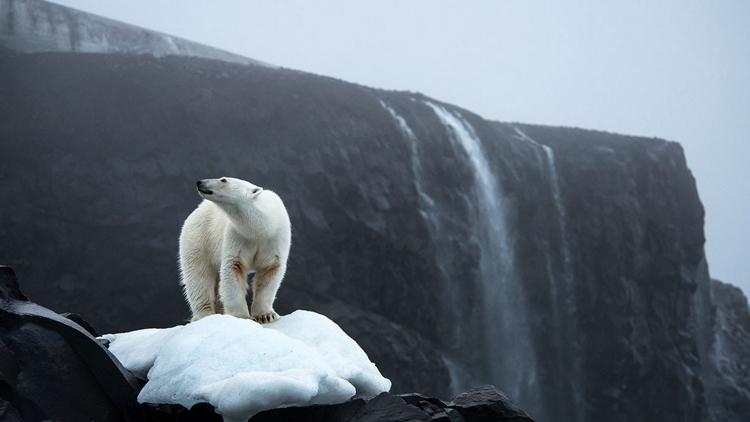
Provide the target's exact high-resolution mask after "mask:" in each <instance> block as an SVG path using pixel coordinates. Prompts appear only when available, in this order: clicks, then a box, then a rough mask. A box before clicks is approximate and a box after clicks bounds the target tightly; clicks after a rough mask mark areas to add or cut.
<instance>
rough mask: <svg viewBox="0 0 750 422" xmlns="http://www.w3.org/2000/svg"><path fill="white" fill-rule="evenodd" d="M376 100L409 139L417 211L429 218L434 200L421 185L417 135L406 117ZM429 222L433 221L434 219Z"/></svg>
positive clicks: (381, 101)
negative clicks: (417, 203) (417, 205)
mask: <svg viewBox="0 0 750 422" xmlns="http://www.w3.org/2000/svg"><path fill="white" fill-rule="evenodd" d="M378 101H380V105H381V106H382V107H383V109H385V110H386V111H387V112H388V114H390V115H391V117H393V120H395V121H396V123H397V124H398V127H399V129H400V130H401V133H403V134H404V136H406V139H407V140H408V141H409V152H410V154H411V171H412V174H413V175H414V187H415V188H416V190H417V195H419V198H418V199H419V205H420V210H419V212H420V213H421V214H422V216H423V217H427V218H428V219H429V216H430V208H432V207H433V206H434V205H435V201H433V200H432V198H430V195H428V194H427V192H426V190H425V189H424V186H423V185H422V163H421V161H420V159H419V145H418V144H419V140H418V139H417V135H415V134H414V131H413V130H412V129H411V127H409V124H408V123H407V122H406V119H404V118H403V117H401V116H400V115H399V114H398V113H396V110H394V109H393V108H392V107H391V106H389V105H388V104H387V103H386V102H384V101H383V100H378ZM433 220H434V219H433ZM431 222H433V223H434V221H431Z"/></svg>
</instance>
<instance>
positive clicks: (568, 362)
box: [514, 127, 583, 421]
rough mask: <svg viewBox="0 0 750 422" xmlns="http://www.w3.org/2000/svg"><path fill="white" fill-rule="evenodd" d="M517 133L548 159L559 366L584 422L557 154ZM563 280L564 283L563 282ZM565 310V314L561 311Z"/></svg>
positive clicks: (550, 272)
mask: <svg viewBox="0 0 750 422" xmlns="http://www.w3.org/2000/svg"><path fill="white" fill-rule="evenodd" d="M514 130H515V132H516V134H517V135H518V138H519V139H521V140H522V141H526V142H529V143H530V144H532V145H533V146H534V147H535V148H536V150H537V151H542V152H543V153H544V156H543V157H541V156H539V158H540V162H541V161H544V166H545V167H546V171H547V177H548V180H549V186H550V191H551V192H552V201H553V204H554V208H555V213H556V214H557V222H558V224H557V227H558V231H559V238H560V256H561V259H560V262H561V267H562V277H558V276H557V273H556V272H555V271H554V270H553V269H552V260H551V257H550V255H551V253H552V251H551V250H550V249H549V244H548V250H547V251H546V252H547V257H546V261H547V266H548V276H549V278H550V293H551V296H552V298H551V302H552V306H553V310H552V313H553V316H554V319H555V321H556V322H557V323H558V324H559V325H560V327H561V328H560V329H558V330H555V336H556V338H555V341H556V343H557V350H558V356H557V360H558V366H559V367H560V368H561V369H562V368H570V388H571V389H572V390H573V391H572V395H573V402H574V406H572V407H571V410H572V412H573V415H572V419H573V420H575V421H578V420H580V411H581V408H582V403H583V398H582V391H581V385H580V380H581V369H580V363H579V362H578V361H577V359H576V358H575V356H573V355H572V354H571V353H569V352H568V353H566V351H569V350H570V349H571V347H572V346H573V344H574V343H575V322H574V316H573V315H572V314H571V312H570V309H571V308H572V306H574V303H575V300H574V297H573V281H574V273H573V266H572V265H573V263H572V256H571V250H570V243H569V242H568V233H567V230H568V229H567V219H568V216H567V212H566V211H565V206H564V204H563V201H562V193H561V190H560V176H559V174H558V172H557V164H556V162H555V154H554V151H552V148H550V147H548V146H547V145H544V144H541V143H539V142H537V141H535V140H534V139H532V138H531V137H530V136H528V135H527V134H526V133H525V132H524V131H522V130H521V129H520V128H518V127H514ZM560 281H562V283H560ZM561 308H562V310H563V312H561ZM561 388H563V387H561Z"/></svg>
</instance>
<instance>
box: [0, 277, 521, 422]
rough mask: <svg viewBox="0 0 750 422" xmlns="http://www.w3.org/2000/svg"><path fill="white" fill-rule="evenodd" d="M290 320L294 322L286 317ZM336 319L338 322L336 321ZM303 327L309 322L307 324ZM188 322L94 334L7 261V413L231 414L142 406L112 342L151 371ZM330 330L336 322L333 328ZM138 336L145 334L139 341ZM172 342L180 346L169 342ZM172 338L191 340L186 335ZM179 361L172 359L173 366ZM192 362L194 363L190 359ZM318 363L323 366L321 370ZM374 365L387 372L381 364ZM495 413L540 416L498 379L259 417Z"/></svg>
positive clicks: (2, 334)
mask: <svg viewBox="0 0 750 422" xmlns="http://www.w3.org/2000/svg"><path fill="white" fill-rule="evenodd" d="M296 315H297V316H295V317H293V318H287V324H289V323H293V322H294V320H295V318H297V319H300V318H302V319H304V320H307V321H314V324H315V325H316V326H319V325H320V324H327V323H326V322H325V321H320V319H319V317H322V316H320V315H317V316H315V315H308V314H305V313H299V314H296ZM226 318H231V317H225V316H216V317H214V318H213V320H214V321H219V320H221V323H222V324H221V325H226V323H227V321H224V319H226ZM323 318H324V317H323ZM232 319H234V318H232ZM74 320H75V321H74ZM235 320H236V319H235ZM281 321H284V318H282V320H281ZM281 321H279V322H281ZM205 322H206V323H207V324H205V325H211V323H212V321H211V319H208V320H207V321H205ZM235 322H240V323H246V324H255V323H251V322H250V321H239V320H237V321H235ZM329 322H330V321H329ZM330 324H333V323H332V322H330ZM191 325H193V324H191ZM334 325H335V324H334ZM193 326H194V325H193ZM296 326H297V327H299V328H306V326H305V325H304V324H302V325H299V324H297V325H296ZM84 327H86V328H84ZM186 328H187V327H175V328H173V329H168V330H146V331H145V332H140V333H135V335H131V336H127V335H125V336H124V337H122V338H120V339H117V336H105V339H104V340H103V341H97V339H96V338H94V336H93V334H94V333H93V330H92V329H91V328H90V327H88V324H86V322H85V321H84V320H83V319H81V318H80V317H78V316H76V315H69V317H65V316H62V315H60V314H57V313H55V312H53V311H51V310H49V309H47V308H44V307H42V306H39V305H37V304H35V303H33V302H31V301H29V300H28V299H27V298H26V296H25V295H24V294H23V293H22V292H21V291H20V289H19V287H18V283H17V280H16V275H15V273H14V272H13V270H12V269H11V268H9V267H0V420H3V421H11V422H15V421H40V420H54V421H62V422H65V421H80V420H93V421H104V422H109V421H211V420H217V421H219V420H222V417H221V416H220V415H219V414H218V413H217V412H215V411H214V408H213V406H211V405H210V404H207V403H196V404H194V405H192V407H191V408H190V409H187V408H185V407H183V406H180V405H176V404H172V405H169V404H160V405H156V404H138V402H137V400H136V397H137V395H138V393H139V391H141V389H142V386H143V382H142V381H141V380H139V379H138V378H137V377H136V376H134V375H133V373H131V372H130V371H128V370H127V369H125V368H124V367H123V366H122V365H121V364H120V362H119V361H118V360H117V359H116V358H115V357H114V356H113V355H112V354H111V353H110V351H109V350H108V349H107V348H106V347H105V346H104V345H105V344H107V343H109V342H111V343H112V347H113V348H114V349H118V348H119V349H120V351H119V352H118V353H122V354H123V356H124V358H125V359H126V361H127V363H128V364H130V365H132V366H133V368H134V369H135V370H136V373H137V374H138V375H141V376H143V375H145V373H146V372H145V371H147V369H146V368H150V367H151V366H152V365H154V361H156V360H157V359H158V355H159V353H162V352H163V351H161V350H158V353H152V352H153V351H154V350H155V349H160V347H154V345H156V344H157V343H159V344H161V343H163V342H166V340H165V337H169V338H172V339H173V340H175V341H177V340H179V338H180V335H182V336H183V341H184V340H185V339H186V338H187V334H189V333H187V332H184V333H179V332H178V331H181V330H180V329H182V330H186ZM209 328H210V327H209ZM212 328H216V327H212ZM245 328H247V327H245ZM308 328H309V327H308ZM251 329H252V326H251ZM276 329H278V330H279V331H286V334H287V335H298V336H302V337H304V336H305V335H308V336H310V335H313V336H314V334H315V333H314V332H313V333H310V332H297V333H293V331H294V330H292V329H291V328H289V327H286V329H285V328H283V327H278V326H277V327H276ZM328 329H330V330H334V328H333V327H330V326H329V327H328ZM336 329H338V327H336ZM170 330H171V331H170ZM254 330H255V331H257V330H268V331H271V330H273V329H269V328H257V329H254ZM319 333H320V330H319V332H318V334H319ZM131 334H133V333H131ZM254 334H256V335H257V334H258V333H257V332H256V333H254ZM277 334H278V333H277ZM279 335H280V334H279ZM157 337H161V338H160V340H161V341H159V342H157V341H154V340H155V339H156V338H157ZM203 340H206V339H203ZM339 340H340V338H339ZM349 340H351V339H349ZM138 342H141V344H140V346H141V347H140V348H139V349H138V347H137V346H138ZM149 342H150V344H149ZM322 343H324V344H322V345H321V347H328V348H331V349H337V350H338V351H337V353H338V355H337V356H338V358H340V359H338V358H337V359H338V360H333V361H331V362H330V364H337V365H338V367H337V368H336V371H335V372H336V374H339V375H341V374H348V377H345V378H347V380H348V381H351V383H352V385H353V386H354V387H356V390H357V392H358V393H361V394H364V395H367V394H373V392H374V391H377V390H378V389H384V388H385V389H387V387H389V386H390V383H386V382H387V380H385V379H384V378H382V377H380V378H378V376H379V373H377V374H375V373H372V372H371V371H372V370H373V369H374V366H373V367H372V368H369V367H368V366H367V365H361V363H362V361H361V356H359V359H360V360H357V357H356V356H355V357H354V358H352V357H351V356H347V357H346V358H342V356H343V355H346V354H347V353H352V351H351V348H350V347H348V346H345V347H343V348H342V347H341V344H340V343H339V344H336V342H331V338H325V336H323V341H322ZM126 344H128V345H132V346H133V348H134V350H133V353H131V354H129V355H127V354H126V353H125V351H124V350H123V345H126ZM162 346H166V347H171V346H170V345H169V344H166V343H165V344H162ZM172 346H174V347H178V346H184V343H181V344H173V345H172ZM135 349H138V350H135ZM164 352H165V351H164ZM165 353H166V352H165ZM334 354H335V353H334ZM355 355H356V353H355ZM329 356H330V355H329ZM167 358H168V359H169V360H171V359H172V358H173V357H172V356H167V357H166V358H165V360H168V359H167ZM365 360H366V356H365ZM358 362H359V365H358ZM367 362H369V361H367ZM169 363H170V362H165V364H169ZM172 363H174V362H172ZM178 364H179V363H178ZM347 364H348V366H347ZM185 365H186V366H190V365H189V364H187V363H186V364H185ZM324 366H325V364H321V367H324ZM168 369H175V368H168ZM183 369H185V368H183ZM317 369H318V370H320V368H317ZM374 371H375V372H377V369H374ZM219 372H220V371H219ZM376 375H377V376H376ZM165 381H168V380H165ZM277 381H278V380H277ZM368 382H370V384H368ZM373 382H374V383H373ZM354 387H352V392H354ZM228 393H229V394H232V393H233V392H232V391H229V392H228ZM234 393H236V391H235V392H234ZM220 406H221V404H220ZM225 420H228V419H225ZM235 420H244V419H235ZM485 420H487V421H489V420H492V421H531V420H532V419H531V418H530V417H529V416H528V415H526V414H525V413H524V412H523V411H522V410H520V409H518V408H517V407H516V406H515V405H514V404H513V403H511V402H510V400H509V399H508V398H507V397H505V396H504V395H503V394H502V393H499V392H498V391H497V390H495V389H494V387H491V386H484V387H479V388H476V389H473V390H470V391H467V392H466V393H463V394H460V395H459V396H457V397H456V398H455V399H454V400H453V401H452V402H443V401H441V400H439V399H436V398H431V397H427V396H422V395H418V394H408V395H401V396H398V395H393V394H390V393H382V394H379V395H377V396H376V397H374V398H372V399H370V400H365V399H362V398H356V399H352V400H348V401H345V402H343V403H339V404H332V405H315V406H303V407H289V408H283V409H272V410H267V411H263V412H260V413H258V414H256V415H255V416H253V418H252V421H255V422H257V421H292V422H293V421H300V422H301V421H321V422H322V421H333V422H336V421H446V422H448V421H485Z"/></svg>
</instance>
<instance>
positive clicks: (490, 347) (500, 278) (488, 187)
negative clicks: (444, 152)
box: [425, 102, 539, 403]
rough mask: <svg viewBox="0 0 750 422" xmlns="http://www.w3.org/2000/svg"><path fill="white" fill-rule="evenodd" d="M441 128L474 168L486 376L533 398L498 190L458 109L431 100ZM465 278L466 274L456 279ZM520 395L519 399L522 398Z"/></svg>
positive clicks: (520, 302) (532, 368) (522, 309)
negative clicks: (447, 108) (448, 107)
mask: <svg viewBox="0 0 750 422" xmlns="http://www.w3.org/2000/svg"><path fill="white" fill-rule="evenodd" d="M425 104H426V105H427V106H428V107H430V108H431V109H432V111H433V112H434V113H435V115H436V116H437V117H438V119H439V120H440V122H441V123H442V124H443V126H444V127H445V128H446V130H447V133H448V138H449V139H450V140H451V142H454V143H455V144H456V145H457V146H458V147H460V148H461V149H462V150H463V152H464V153H465V154H466V156H467V158H468V159H469V163H470V164H471V168H472V171H473V173H474V179H475V180H474V191H475V194H476V201H475V204H474V206H475V209H476V211H477V220H475V221H476V223H475V224H474V235H475V236H476V238H477V239H478V240H479V243H480V246H481V250H480V276H481V280H480V282H481V287H482V289H481V292H482V298H481V300H482V301H483V303H482V307H483V321H482V324H481V325H483V326H482V327H479V329H481V330H482V333H481V334H482V335H481V338H482V339H483V343H484V344H482V345H479V346H480V347H482V348H483V351H484V356H485V359H484V360H485V368H483V370H484V371H485V374H488V378H489V379H488V380H489V381H490V382H492V383H494V384H496V385H498V386H499V387H500V388H502V389H503V390H505V391H506V392H507V393H508V394H509V395H510V396H511V397H513V398H514V399H517V400H519V401H521V402H524V401H525V402H526V403H529V402H536V401H537V400H538V399H539V397H538V385H537V379H536V378H537V375H536V360H535V355H534V351H533V347H532V346H531V335H530V332H529V326H528V322H527V314H526V306H525V300H524V297H523V293H522V289H521V286H520V280H519V277H518V275H517V269H516V265H515V257H514V251H513V246H512V242H511V240H510V236H509V234H508V229H507V212H506V209H505V206H504V203H503V199H504V195H503V192H502V190H501V189H500V186H499V184H498V181H497V177H496V176H495V174H494V172H493V171H492V168H491V166H490V163H489V161H488V160H487V156H486V154H485V153H484V151H483V148H482V144H481V140H480V139H479V137H478V136H477V134H476V132H475V130H474V128H473V127H472V126H471V124H469V123H468V122H467V121H466V120H465V119H464V118H463V117H462V116H461V115H460V114H458V113H452V112H450V111H448V110H446V109H445V108H443V107H442V106H439V105H437V104H434V103H431V102H425ZM455 282H457V283H460V282H462V283H468V282H471V280H456V281H455ZM524 399H525V400H524Z"/></svg>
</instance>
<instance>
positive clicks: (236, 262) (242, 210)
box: [180, 177, 292, 323]
mask: <svg viewBox="0 0 750 422" xmlns="http://www.w3.org/2000/svg"><path fill="white" fill-rule="evenodd" d="M197 187H198V192H199V193H200V195H201V196H202V197H203V198H204V199H205V200H204V201H203V202H201V203H200V205H198V208H196V209H195V211H193V212H192V213H191V214H190V215H189V216H188V218H187V219H186V220H185V224H184V225H183V226H182V232H181V233H180V272H181V274H182V284H183V285H184V287H185V297H186V298H187V301H188V303H189V304H190V310H191V311H192V313H193V321H195V320H198V319H200V318H202V317H204V316H207V315H211V314H215V313H222V312H223V313H226V314H229V315H233V316H236V317H239V318H250V317H252V318H253V319H254V320H255V321H258V322H260V323H266V322H271V321H274V320H276V319H277V318H279V314H277V313H276V312H275V311H274V309H273V301H274V299H275V298H276V292H277V291H278V289H279V285H280V284H281V279H282V278H283V277H284V273H285V271H286V263H287V258H289V248H290V246H291V242H292V231H291V223H290V222H289V215H288V214H287V212H286V208H285V207H284V203H283V202H282V201H281V198H279V196H278V195H276V194H275V193H274V192H272V191H270V190H264V189H263V188H261V187H259V186H255V185H253V184H252V183H250V182H246V181H244V180H240V179H234V178H231V177H222V178H220V179H204V180H200V181H198V182H197ZM251 272H254V273H255V277H254V279H253V302H252V305H251V306H250V312H249V313H248V309H247V302H246V300H245V296H246V294H247V276H248V274H249V273H251Z"/></svg>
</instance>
